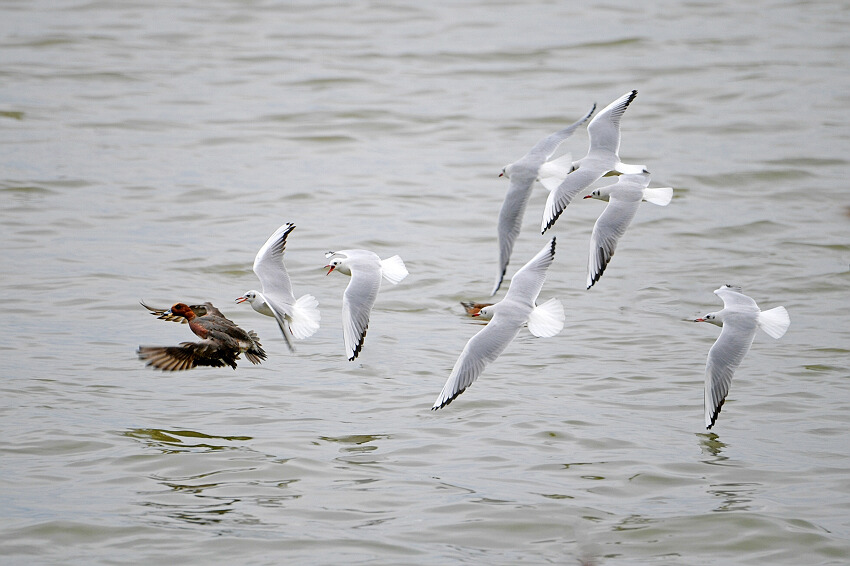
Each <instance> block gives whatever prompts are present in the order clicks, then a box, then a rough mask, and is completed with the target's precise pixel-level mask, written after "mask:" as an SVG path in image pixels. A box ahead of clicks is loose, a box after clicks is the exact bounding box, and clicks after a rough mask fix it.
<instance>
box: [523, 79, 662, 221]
mask: <svg viewBox="0 0 850 566" xmlns="http://www.w3.org/2000/svg"><path fill="white" fill-rule="evenodd" d="M636 96H637V91H636V90H632V91H630V92H627V93H626V94H624V95H623V96H621V97H620V98H618V99H617V100H615V101H614V102H612V103H611V104H609V105H608V106H606V107H605V108H603V109H602V110H600V111H599V113H598V114H597V115H596V116H594V117H593V120H591V121H590V123H589V124H588V125H587V134H588V136H589V137H590V148H589V149H588V150H587V155H585V156H584V157H582V158H581V159H579V160H578V161H576V162H574V163H573V164H572V167H571V170H570V171H569V172H568V173H567V175H566V176H565V177H562V178H560V179H559V178H558V177H557V176H550V177H549V178H547V179H546V181H545V182H544V185H545V186H546V188H548V189H549V190H550V193H549V197H548V198H547V199H546V207H545V208H544V210H543V222H542V224H541V227H540V229H541V233H546V230H548V229H549V228H551V227H552V226H553V225H554V224H555V221H556V220H557V219H558V217H559V216H560V215H561V213H562V212H563V211H564V209H565V208H566V207H567V205H568V204H570V202H572V200H573V198H575V196H576V195H577V194H578V193H579V192H580V191H582V190H584V189H586V188H587V187H589V186H590V185H592V184H593V183H595V182H596V181H598V180H599V179H601V178H602V177H603V176H604V175H606V174H607V173H610V172H611V171H616V172H618V173H621V174H623V175H633V174H637V173H646V172H647V169H646V166H644V165H630V164H628V163H623V162H621V161H620V154H619V151H620V118H622V116H623V113H624V112H625V111H626V108H628V106H629V104H631V102H632V100H634V99H635V97H636Z"/></svg>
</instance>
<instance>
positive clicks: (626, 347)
mask: <svg viewBox="0 0 850 566" xmlns="http://www.w3.org/2000/svg"><path fill="white" fill-rule="evenodd" d="M636 6H638V5H636V4H634V3H633V2H626V1H620V0H614V1H611V2H606V3H586V4H577V3H566V2H543V1H535V2H517V3H514V2H466V3H460V4H459V3H455V2H439V1H438V2H402V1H385V2H384V1H374V2H356V3H342V2H322V1H316V2H312V1H301V2H282V3H278V2H270V1H256V2H255V1H235V0H234V1H224V0H213V1H210V2H188V1H183V2H174V1H162V0H161V1H149V2H147V1H137V2H108V1H93V2H92V1H86V0H81V1H60V2H56V1H46V0H31V1H6V2H2V3H0V234H2V241H3V246H2V250H0V261H2V278H0V293H2V297H3V300H2V301H0V315H2V317H3V320H4V325H3V337H4V339H3V341H2V345H1V346H0V350H2V355H0V369H2V382H0V387H2V394H1V395H0V399H2V401H0V427H2V433H3V434H2V437H0V454H1V455H0V480H2V482H0V509H2V511H0V556H2V558H0V562H2V563H3V564H156V563H170V564H171V563H179V564H214V563H222V564H224V563H226V564H252V565H264V564H328V565H335V564H370V565H376V564H386V565H395V564H409V565H433V564H500V565H501V564H504V565H511V564H578V563H579V562H580V561H584V562H585V563H588V564H596V565H606V566H609V565H610V566H613V565H628V564H672V565H693V564H718V565H720V564H722V565H730V564H731V565H745V564H746V565H762V564H789V565H795V566H796V565H800V564H808V565H815V564H816V565H820V564H847V563H848V562H850V368H848V366H850V363H848V362H850V356H848V354H850V325H848V322H847V312H848V297H850V293H848V288H850V238H848V234H850V232H848V229H850V216H848V206H850V197H848V194H850V193H848V189H847V186H846V185H847V165H848V159H850V158H848V155H850V123H848V122H850V120H848V111H847V108H848V105H849V104H850V94H848V93H850V41H848V35H847V30H848V26H850V9H848V6H847V5H846V4H845V3H839V2H802V1H797V2H795V1H766V0H757V1H754V2H734V3H732V2H726V3H718V2H672V1H662V2H655V3H649V4H647V5H646V6H643V5H641V7H636ZM633 88H635V89H637V90H638V91H639V95H638V97H637V99H636V100H635V101H634V103H633V104H632V105H631V107H630V108H629V109H628V111H627V112H626V114H625V116H624V118H623V121H622V135H623V142H622V146H621V156H622V158H623V160H624V161H627V162H630V163H645V164H647V165H648V167H649V168H650V170H651V171H652V173H653V185H654V186H673V187H674V188H675V197H674V200H673V202H672V203H671V204H670V205H669V206H667V207H665V208H662V207H656V206H652V205H649V204H646V205H644V206H643V207H642V208H641V210H640V211H639V212H638V215H637V217H636V219H635V221H634V223H633V225H632V227H631V228H630V230H629V231H628V232H627V233H626V235H625V236H624V237H623V239H622V240H621V243H620V246H619V248H618V250H617V254H616V256H615V257H614V259H613V261H612V262H611V265H610V266H609V268H608V270H607V271H606V272H605V275H604V277H603V278H602V280H601V281H600V282H599V283H598V284H597V285H596V286H595V287H593V288H592V289H591V290H590V291H586V290H585V289H584V280H585V269H586V261H587V259H586V255H587V245H588V239H589V237H590V231H591V228H592V226H593V222H594V221H595V219H596V217H597V216H598V214H599V213H600V212H601V210H602V209H603V206H604V205H603V203H600V202H598V201H591V200H576V202H574V203H573V204H571V205H570V207H569V208H568V209H567V211H566V212H565V213H564V215H563V216H562V217H561V219H560V220H559V222H558V224H557V225H556V226H555V228H554V233H555V235H557V237H558V248H557V256H556V261H555V263H554V264H553V266H552V269H551V270H550V272H549V277H548V280H547V282H546V285H545V287H544V290H543V292H542V293H541V300H547V299H549V298H550V297H559V298H560V299H561V301H562V302H563V303H564V306H565V308H566V313H567V321H566V326H565V328H564V330H563V331H562V332H561V333H560V334H559V335H558V336H556V337H554V338H549V339H536V338H533V337H532V336H531V335H530V334H529V333H528V332H527V331H526V330H523V331H522V332H521V333H520V335H519V337H518V338H517V340H515V341H514V343H513V344H512V345H511V346H510V347H509V348H508V349H507V351H506V352H505V353H504V354H503V355H502V356H501V357H500V358H499V359H498V360H497V361H496V362H494V363H493V364H491V365H490V366H489V367H488V368H487V369H486V371H485V372H484V374H483V376H482V378H481V379H480V380H479V381H478V382H476V383H475V384H474V385H473V386H472V387H471V388H470V389H469V390H468V391H467V392H466V393H464V394H463V395H462V396H461V397H460V398H458V399H457V400H456V401H455V402H454V403H453V404H452V405H451V406H449V407H447V408H446V409H444V410H441V411H438V412H433V411H430V410H429V409H430V407H431V404H432V403H433V401H434V399H435V398H436V396H437V394H438V393H439V391H440V389H441V388H442V386H443V383H444V382H445V380H446V378H447V377H448V374H449V372H450V370H451V368H452V365H453V364H454V362H455V360H456V359H457V356H458V354H459V353H460V351H461V350H462V348H463V346H464V345H465V344H466V341H467V340H468V339H469V338H470V337H471V336H473V335H474V334H475V333H476V332H477V331H478V330H479V329H480V328H481V327H480V326H479V325H478V323H477V322H476V321H473V320H472V319H470V318H468V317H466V316H465V315H464V313H463V311H462V309H461V307H460V305H459V304H458V302H459V301H461V300H471V299H472V300H485V299H488V296H487V295H488V293H489V291H490V288H491V286H492V280H493V278H494V276H495V271H496V239H495V235H496V227H495V224H496V215H497V213H498V210H499V207H500V205H501V202H502V198H503V196H504V193H505V191H506V190H507V186H508V184H507V182H506V181H505V180H504V179H499V178H498V174H499V171H500V170H501V168H502V167H503V166H504V165H505V164H506V163H509V162H511V161H514V160H516V159H517V158H519V157H520V156H521V155H522V154H523V153H525V152H526V151H527V150H528V149H529V148H530V147H531V145H533V144H534V143H535V142H536V141H537V140H538V139H540V138H541V137H543V136H544V135H546V134H548V133H550V132H552V131H554V130H556V129H559V128H561V127H563V126H565V125H567V124H568V123H570V122H572V121H573V120H575V119H577V118H578V117H579V116H580V115H582V114H583V113H584V112H585V111H586V110H587V109H588V108H589V107H590V105H591V104H592V103H593V102H596V103H598V104H599V105H600V107H601V106H603V105H605V104H607V103H608V102H610V101H612V100H614V99H615V98H617V97H618V96H620V95H621V94H623V93H625V92H627V91H628V90H630V89H633ZM586 147H587V136H586V132H585V131H583V130H582V131H580V132H578V133H577V134H576V135H575V136H573V138H572V139H570V140H569V141H567V142H566V143H565V144H564V145H563V146H562V149H563V150H565V151H570V152H572V153H573V154H574V155H575V156H577V157H578V156H581V155H583V152H584V151H585V150H586ZM544 202H545V191H544V190H543V189H541V188H536V189H535V192H534V194H533V196H532V199H531V202H530V204H529V208H528V211H527V213H526V216H525V221H524V229H523V232H522V234H521V235H520V237H519V239H518V241H517V244H516V248H515V251H514V256H513V261H512V263H511V265H510V266H509V268H508V277H510V276H511V275H512V274H513V273H514V271H515V270H516V269H517V268H518V267H519V266H521V265H522V264H523V263H524V262H525V261H526V260H527V259H529V258H530V257H531V256H532V255H533V254H534V253H535V252H537V251H538V250H539V249H540V248H541V247H542V245H543V242H544V241H545V240H546V237H544V236H541V235H540V234H539V231H538V230H537V229H536V228H537V227H538V226H539V223H540V216H541V212H542V209H543V204H544ZM284 222H293V223H295V224H296V225H297V229H296V230H295V231H294V232H293V233H292V235H291V236H290V238H289V242H288V245H287V256H286V262H287V266H288V268H289V272H290V275H291V277H292V281H293V285H294V287H295V291H296V294H298V295H301V294H303V293H311V294H313V295H315V296H316V298H317V299H318V300H319V302H320V307H321V309H322V327H321V329H320V330H319V332H318V333H317V334H316V335H314V336H313V337H312V338H310V339H308V340H305V341H303V342H299V343H298V348H297V352H296V353H295V354H291V353H289V352H288V351H287V349H286V347H285V345H284V343H283V341H282V339H281V337H280V335H279V331H278V329H277V327H276V325H275V323H274V321H273V320H272V319H271V318H267V317H263V316H260V315H258V314H257V313H255V312H254V311H252V310H251V309H250V308H249V307H248V306H246V305H236V304H235V303H234V302H233V300H234V299H235V298H236V297H238V296H239V295H241V294H242V293H243V292H245V291H246V290H248V289H250V288H254V287H256V286H257V282H256V279H255V276H254V274H253V272H252V271H251V265H252V262H253V258H254V254H255V253H256V251H257V250H258V249H259V247H260V245H261V244H262V243H263V242H264V241H265V239H266V238H267V237H268V236H269V235H270V234H271V233H272V232H273V231H274V229H275V228H277V227H278V226H279V225H281V224H282V223H284ZM344 248H367V249H371V250H373V251H375V252H377V253H378V254H380V255H381V256H382V257H387V256H390V255H393V254H400V255H401V256H402V258H403V259H404V260H405V262H406V264H407V267H408V269H409V270H410V276H409V277H408V278H407V279H406V280H404V281H403V282H402V283H401V284H400V285H398V286H396V287H393V286H391V285H385V286H384V288H383V289H382V290H381V293H380V295H379V297H378V301H377V304H376V306H375V309H374V311H373V313H372V319H371V326H370V330H369V335H368V337H367V339H366V344H365V347H364V349H363V352H362V354H361V356H360V358H358V360H356V361H355V362H353V363H349V362H348V361H346V359H345V357H344V353H343V344H342V330H341V317H340V309H341V302H342V292H343V290H344V288H345V285H346V284H347V283H348V279H347V278H346V277H344V276H339V275H337V274H333V275H331V276H330V277H326V276H325V275H324V271H323V270H322V269H321V268H322V266H323V265H324V264H325V258H324V255H323V254H324V252H325V251H327V250H336V249H344ZM725 283H733V284H737V285H741V286H743V288H744V291H745V292H746V293H747V294H749V295H751V296H752V297H753V298H754V299H755V300H756V301H757V302H758V303H759V304H760V306H761V307H762V308H765V309H767V308H772V307H774V306H778V305H784V306H785V307H786V308H787V309H788V311H789V313H790V315H791V321H792V322H791V327H790V329H789V331H788V333H787V334H786V335H785V336H784V337H782V338H781V339H780V340H773V339H772V338H770V337H768V336H767V335H766V334H764V333H759V335H757V336H756V339H755V343H754V344H753V347H752V349H751V351H750V353H749V354H748V356H747V357H746V359H745V360H744V363H743V364H742V365H741V367H740V369H739V370H738V372H737V374H736V376H735V380H734V383H733V385H732V390H731V393H730V395H729V398H728V400H727V403H726V405H725V406H724V408H723V412H722V413H721V415H720V418H719V420H718V423H717V425H716V426H715V427H714V429H712V431H710V432H708V431H706V430H705V429H704V427H703V416H702V399H703V393H702V387H703V385H702V383H703V372H704V366H705V358H706V354H707V352H708V349H709V348H710V347H711V345H712V343H713V342H714V340H715V339H716V337H717V335H718V332H719V329H718V328H716V327H713V326H710V325H696V324H693V323H691V322H688V319H693V318H694V317H695V316H697V315H699V314H703V313H706V312H709V311H713V310H719V309H720V307H721V304H720V301H719V300H718V298H717V297H716V296H714V295H713V294H712V291H713V290H714V289H716V288H717V287H719V286H720V285H722V284H725ZM503 293H504V291H503V292H502V293H501V294H500V296H503ZM140 300H144V301H146V302H148V303H150V304H154V305H159V306H164V307H167V306H169V305H171V304H172V303H174V302H177V301H186V302H192V303H193V302H198V301H204V300H210V301H212V302H213V303H215V304H216V305H217V306H218V307H220V308H221V309H222V310H223V311H224V313H225V314H226V315H227V316H229V317H230V318H232V319H233V320H234V321H236V322H237V323H238V324H240V325H241V326H243V327H245V328H246V329H253V330H256V331H257V333H258V334H259V335H260V338H261V340H262V342H263V344H264V346H265V348H266V350H267V351H268V353H269V358H268V360H267V361H266V362H265V363H263V364H262V365H260V366H252V365H251V364H249V363H247V362H245V361H243V362H242V363H241V364H240V366H239V368H238V369H237V370H236V371H232V370H230V369H229V368H223V369H211V368H201V369H197V370H193V371H190V372H184V373H180V374H164V373H161V372H156V371H152V370H151V369H149V368H146V367H145V366H144V364H143V363H142V362H141V361H139V360H138V359H137V358H136V355H135V349H136V347H137V346H138V345H139V344H162V345H166V344H177V343H178V342H181V341H185V340H192V339H194V337H193V336H192V335H191V333H190V332H189V330H188V328H187V327H186V326H181V325H176V324H171V323H165V322H160V321H157V320H155V319H154V318H153V317H151V316H150V315H149V314H147V312H146V311H145V310H144V309H143V308H142V307H141V306H139V301H140Z"/></svg>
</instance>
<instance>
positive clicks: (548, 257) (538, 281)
mask: <svg viewBox="0 0 850 566" xmlns="http://www.w3.org/2000/svg"><path fill="white" fill-rule="evenodd" d="M554 259H555V238H552V239H551V240H549V241H548V242H547V243H546V245H545V246H543V249H541V250H540V251H539V252H537V255H535V256H534V257H533V258H531V260H529V262H528V263H526V264H525V265H523V266H522V267H521V268H520V269H519V271H517V272H516V273H515V274H514V276H513V278H512V279H511V286H510V287H509V288H508V292H507V294H506V295H505V299H504V300H506V301H508V300H510V301H516V302H518V303H522V304H527V305H531V306H533V305H534V302H535V301H536V300H537V295H539V294H540V290H541V289H543V283H544V282H545V281H546V270H547V269H549V266H550V265H552V261H553V260H554Z"/></svg>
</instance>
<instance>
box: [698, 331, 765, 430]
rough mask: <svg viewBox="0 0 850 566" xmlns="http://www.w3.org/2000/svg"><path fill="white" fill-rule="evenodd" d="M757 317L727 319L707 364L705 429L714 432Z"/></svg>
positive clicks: (753, 334) (753, 333)
mask: <svg viewBox="0 0 850 566" xmlns="http://www.w3.org/2000/svg"><path fill="white" fill-rule="evenodd" d="M755 334H756V323H755V317H735V318H727V319H726V320H725V321H724V322H723V330H721V331H720V336H719V337H718V338H717V341H716V342H715V343H714V345H713V346H712V347H711V349H710V350H709V351H708V361H707V362H706V364H705V427H706V428H711V427H712V426H713V425H714V422H715V421H716V420H717V415H718V413H720V408H721V407H722V406H723V402H724V401H725V400H726V395H727V394H728V393H729V387H730V386H731V385H732V376H733V375H734V374H735V370H736V369H737V368H738V366H739V365H741V361H742V360H743V359H744V356H745V355H746V354H747V352H748V351H749V350H750V346H751V345H752V343H753V338H754V337H755Z"/></svg>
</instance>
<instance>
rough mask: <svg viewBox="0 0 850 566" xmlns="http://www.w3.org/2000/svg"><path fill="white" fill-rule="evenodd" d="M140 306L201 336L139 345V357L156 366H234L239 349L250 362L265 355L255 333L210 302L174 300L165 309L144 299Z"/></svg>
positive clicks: (256, 360)
mask: <svg viewBox="0 0 850 566" xmlns="http://www.w3.org/2000/svg"><path fill="white" fill-rule="evenodd" d="M142 306H144V307H145V308H147V309H148V310H150V311H151V314H153V315H155V316H157V318H160V319H162V320H169V321H173V322H187V323H189V329H190V330H191V331H192V332H194V333H195V334H196V335H197V336H198V337H200V338H201V341H200V342H181V343H180V345H179V346H139V350H138V352H137V353H138V354H139V358H140V359H142V360H145V361H146V362H147V365H149V366H153V367H154V368H156V369H161V370H163V371H180V370H187V369H192V368H193V367H196V366H211V367H224V366H225V365H228V366H230V367H232V368H233V369H236V360H238V359H239V354H241V353H243V352H244V353H245V357H246V358H248V361H250V362H251V363H253V364H259V363H260V362H262V361H263V360H265V359H266V352H265V351H264V350H263V346H262V345H261V344H260V341H259V339H258V338H257V334H256V333H255V332H254V331H253V330H250V331H248V332H245V331H244V330H242V329H241V328H239V327H238V326H236V323H235V322H233V321H232V320H230V319H228V318H227V317H225V316H224V315H223V314H221V311H220V310H218V309H217V308H215V307H214V306H213V305H212V303H204V304H203V305H193V306H191V307H190V306H189V305H187V304H185V303H176V304H175V305H174V306H172V307H171V309H169V310H164V309H154V308H151V307H149V306H147V305H145V304H144V303H142Z"/></svg>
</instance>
